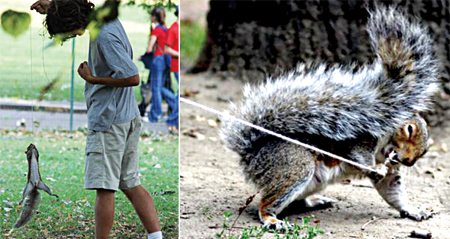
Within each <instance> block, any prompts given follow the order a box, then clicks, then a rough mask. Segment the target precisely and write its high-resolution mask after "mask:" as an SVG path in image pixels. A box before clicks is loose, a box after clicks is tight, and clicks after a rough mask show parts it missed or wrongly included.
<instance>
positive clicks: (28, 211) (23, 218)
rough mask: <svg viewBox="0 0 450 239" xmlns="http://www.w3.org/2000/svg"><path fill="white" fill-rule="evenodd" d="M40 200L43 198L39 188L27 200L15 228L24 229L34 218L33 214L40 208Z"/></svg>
mask: <svg viewBox="0 0 450 239" xmlns="http://www.w3.org/2000/svg"><path fill="white" fill-rule="evenodd" d="M40 198H41V197H40V194H39V191H38V190H37V188H35V189H33V191H31V193H30V194H29V195H28V196H27V198H26V199H25V204H24V206H23V208H22V211H21V212H20V217H19V219H17V222H16V224H14V226H13V228H20V227H23V226H25V224H27V223H28V222H29V221H30V220H31V218H33V214H34V212H35V211H36V209H37V208H38V206H39V203H40Z"/></svg>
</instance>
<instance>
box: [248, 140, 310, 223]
mask: <svg viewBox="0 0 450 239" xmlns="http://www.w3.org/2000/svg"><path fill="white" fill-rule="evenodd" d="M245 171H246V172H247V173H249V176H251V175H257V178H256V176H254V177H255V178H253V181H254V182H255V183H256V184H257V186H258V187H259V188H260V192H261V194H262V198H261V202H260V205H259V216H260V219H261V222H262V223H263V224H264V226H267V227H270V228H275V229H277V230H278V229H282V228H283V226H284V222H283V221H281V220H279V219H277V214H279V213H280V212H281V211H282V210H283V209H284V208H285V207H287V206H288V205H289V204H290V203H292V202H293V201H295V200H297V199H298V198H306V197H307V196H309V195H310V194H311V193H313V191H314V188H315V185H312V184H314V180H313V175H314V172H315V161H314V155H313V154H312V153H311V152H310V151H309V150H306V149H304V148H302V147H300V146H297V145H294V144H291V143H289V142H271V143H268V144H267V145H265V146H264V147H263V148H262V149H261V150H260V151H259V152H258V154H256V155H255V156H254V157H253V159H252V162H250V164H249V165H247V167H246V169H245ZM252 173H253V174H252Z"/></svg>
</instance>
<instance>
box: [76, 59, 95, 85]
mask: <svg viewBox="0 0 450 239" xmlns="http://www.w3.org/2000/svg"><path fill="white" fill-rule="evenodd" d="M78 74H79V75H80V76H81V78H83V79H84V80H85V81H87V82H89V83H91V84H93V78H94V77H93V76H92V73H91V69H89V66H88V64H87V62H86V61H85V62H83V63H81V64H80V66H79V67H78Z"/></svg>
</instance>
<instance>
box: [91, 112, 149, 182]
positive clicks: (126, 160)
mask: <svg viewBox="0 0 450 239" xmlns="http://www.w3.org/2000/svg"><path fill="white" fill-rule="evenodd" d="M140 130H141V120H140V117H137V118H135V119H134V120H132V121H130V122H128V123H124V124H114V125H112V127H111V129H110V130H108V131H103V132H99V131H92V130H89V132H88V135H87V138H86V167H85V172H86V173H85V178H84V188H85V189H108V190H114V191H117V190H119V189H121V190H123V189H130V188H134V187H136V186H138V185H140V184H141V182H140V180H139V172H138V161H139V157H138V143H139V135H140Z"/></svg>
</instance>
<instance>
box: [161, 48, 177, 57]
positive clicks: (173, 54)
mask: <svg viewBox="0 0 450 239" xmlns="http://www.w3.org/2000/svg"><path fill="white" fill-rule="evenodd" d="M164 52H165V53H167V54H169V55H171V56H174V57H180V53H179V52H178V51H175V50H174V49H172V47H170V46H167V45H166V47H165V49H164Z"/></svg>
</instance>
